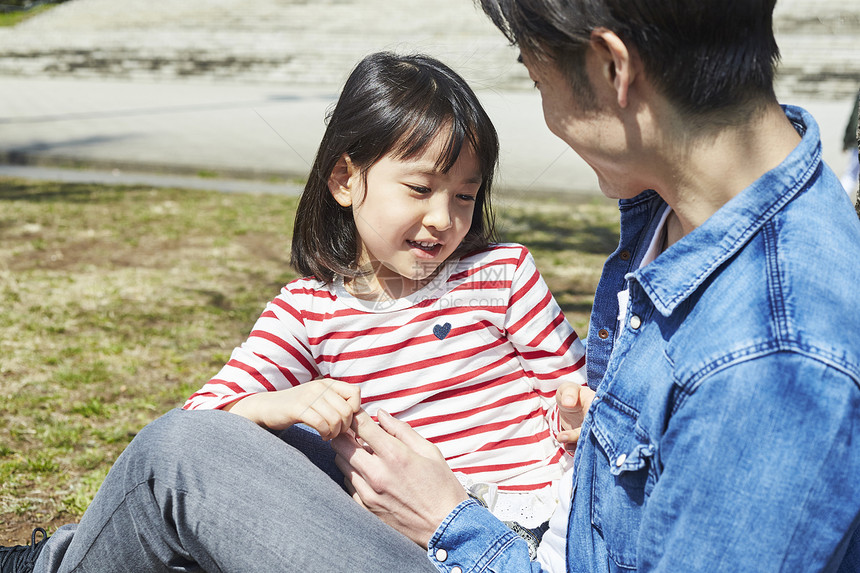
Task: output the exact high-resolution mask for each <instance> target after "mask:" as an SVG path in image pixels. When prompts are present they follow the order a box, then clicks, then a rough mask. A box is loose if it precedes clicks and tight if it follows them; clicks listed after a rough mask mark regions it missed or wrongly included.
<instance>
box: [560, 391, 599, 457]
mask: <svg viewBox="0 0 860 573" xmlns="http://www.w3.org/2000/svg"><path fill="white" fill-rule="evenodd" d="M594 395H595V392H594V390H592V389H591V388H589V387H588V386H582V385H580V384H575V383H573V382H563V383H562V384H561V386H559V387H558V390H556V392H555V401H556V404H558V416H559V421H560V422H561V430H562V431H561V432H559V434H558V441H559V443H561V444H563V445H564V447H565V449H566V450H567V451H569V452H571V453H572V452H573V451H574V450H576V444H577V443H578V442H579V431H580V428H581V426H582V421H583V420H584V419H585V414H586V413H587V412H588V407H589V406H591V402H592V400H594Z"/></svg>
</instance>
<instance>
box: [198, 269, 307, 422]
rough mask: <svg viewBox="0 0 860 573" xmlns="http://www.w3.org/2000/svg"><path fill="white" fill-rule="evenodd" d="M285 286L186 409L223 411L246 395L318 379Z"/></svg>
mask: <svg viewBox="0 0 860 573" xmlns="http://www.w3.org/2000/svg"><path fill="white" fill-rule="evenodd" d="M294 284H295V283H290V285H287V286H286V287H284V288H283V289H282V290H281V293H280V294H279V295H278V296H277V297H276V298H275V299H274V300H273V301H272V302H270V303H269V304H268V305H266V309H265V310H264V311H263V314H261V315H260V318H258V319H257V322H256V324H254V328H253V329H252V330H251V334H250V335H249V336H248V339H247V340H246V341H245V342H244V343H243V344H242V345H241V346H240V347H238V348H236V349H234V350H233V353H232V355H231V356H230V360H229V361H228V362H227V364H225V365H224V367H223V368H221V371H220V372H218V374H216V375H215V376H214V377H213V378H212V379H211V380H209V382H207V383H206V384H205V385H204V386H203V387H202V388H201V389H200V390H199V391H197V392H195V393H194V394H192V395H191V397H190V398H188V400H187V401H186V402H185V405H184V406H183V408H185V409H186V410H196V409H202V410H214V409H219V408H223V407H224V406H226V405H228V404H231V403H233V402H235V401H237V400H240V399H242V398H244V397H246V396H249V395H250V394H255V393H258V392H272V391H275V390H283V389H285V388H290V387H293V386H297V385H299V384H301V383H303V382H307V381H309V380H313V379H314V378H317V377H318V376H319V374H318V371H317V367H316V363H315V362H314V359H313V356H312V354H311V351H310V348H309V345H308V340H307V338H308V337H307V332H306V330H305V325H304V320H303V318H302V314H301V312H300V311H299V310H298V305H297V304H296V297H297V296H302V295H301V291H299V294H294V293H293V292H292V291H291V290H290V288H291V286H292V285H294Z"/></svg>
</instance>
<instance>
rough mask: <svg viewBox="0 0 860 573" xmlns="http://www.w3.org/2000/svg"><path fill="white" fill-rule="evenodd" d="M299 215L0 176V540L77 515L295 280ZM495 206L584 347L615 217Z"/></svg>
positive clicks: (271, 203) (597, 206)
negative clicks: (147, 429)
mask: <svg viewBox="0 0 860 573" xmlns="http://www.w3.org/2000/svg"><path fill="white" fill-rule="evenodd" d="M296 203H297V199H296V198H289V197H281V196H273V195H234V194H222V193H216V192H203V191H190V190H183V189H154V188H151V187H145V186H138V187H134V186H128V187H112V186H98V185H80V184H65V183H44V182H28V181H22V180H15V179H2V178H0V391H2V394H3V396H4V400H3V406H2V415H0V544H2V545H8V544H11V543H15V544H17V543H24V542H25V541H28V540H29V532H30V530H31V529H32V528H33V527H34V526H35V525H43V526H50V527H51V528H54V527H56V526H58V525H61V524H63V523H68V522H71V521H76V520H77V519H79V518H80V516H81V514H82V513H83V511H84V509H85V508H86V506H87V504H88V503H89V502H90V500H91V499H92V496H93V495H94V494H95V492H96V490H97V488H98V486H99V484H100V483H101V481H102V480H103V479H104V476H105V475H106V474H107V471H108V469H109V468H110V465H111V463H112V462H113V460H114V459H115V458H116V456H117V455H118V454H119V453H120V452H121V451H122V449H123V448H124V447H125V445H126V444H127V443H128V442H129V440H130V439H131V438H132V437H133V436H134V435H135V433H136V432H137V431H138V430H139V429H140V428H141V427H142V426H144V425H145V424H146V423H148V422H149V421H151V420H153V419H154V418H156V417H158V416H159V415H161V414H162V413H163V412H165V411H167V410H168V409H170V408H173V407H176V406H178V405H181V404H182V403H183V402H184V400H185V398H186V397H187V396H188V395H189V394H190V393H192V392H193V391H194V390H196V389H197V388H199V387H200V386H201V385H202V384H203V383H204V382H205V381H206V380H208V378H209V377H210V376H211V375H212V374H214V373H215V372H216V371H217V370H218V369H219V368H220V367H221V366H222V364H223V363H224V362H225V361H226V360H227V358H228V357H229V354H230V351H231V350H232V348H233V347H234V346H236V345H237V344H239V343H241V342H242V341H243V340H244V338H245V337H246V335H247V334H248V332H249V331H250V327H251V325H252V324H253V322H254V321H255V320H256V318H257V316H258V315H259V313H260V312H261V310H262V308H263V306H264V305H265V303H266V302H267V301H268V300H270V299H271V298H272V297H274V296H275V294H277V292H278V290H279V289H280V287H281V286H282V285H283V284H285V283H286V282H288V281H289V280H291V279H292V278H294V277H295V274H294V273H293V271H292V270H291V269H290V268H289V265H288V261H289V242H290V234H291V231H292V220H293V215H294V213H295V207H296ZM496 203H497V211H498V215H499V217H498V218H499V221H498V226H499V229H500V231H501V236H502V239H503V240H505V241H516V242H521V243H524V244H526V245H528V246H529V248H530V249H531V250H532V252H533V253H534V255H535V258H536V260H537V263H538V268H540V269H541V271H542V272H543V274H544V276H545V278H546V280H547V282H548V284H549V286H550V288H551V289H552V290H553V292H554V293H555V295H556V298H557V299H558V301H559V302H560V304H561V305H562V307H563V308H564V310H565V312H566V314H567V316H568V319H569V320H570V321H571V323H573V325H574V327H575V328H576V329H577V330H578V331H579V332H580V334H581V335H584V333H585V328H586V325H587V321H588V313H589V312H590V309H591V302H592V294H593V291H594V288H595V286H596V283H597V279H598V277H599V274H600V269H601V265H602V262H603V259H604V258H605V257H606V255H607V254H608V253H610V252H611V251H612V250H613V249H614V248H615V246H616V244H617V238H618V225H617V212H616V210H615V207H614V206H613V205H612V204H611V203H609V202H607V201H603V200H594V201H593V202H575V203H569V202H561V201H559V200H554V199H533V200H514V199H506V198H504V197H503V198H501V199H499V200H497V202H496Z"/></svg>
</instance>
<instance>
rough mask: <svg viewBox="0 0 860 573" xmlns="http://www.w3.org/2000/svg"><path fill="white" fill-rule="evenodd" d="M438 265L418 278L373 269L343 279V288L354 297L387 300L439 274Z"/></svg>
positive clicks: (424, 283) (407, 294) (411, 292)
mask: <svg viewBox="0 0 860 573" xmlns="http://www.w3.org/2000/svg"><path fill="white" fill-rule="evenodd" d="M441 267H442V265H440V266H439V267H438V268H436V270H435V271H433V273H432V274H431V275H430V276H428V277H425V278H423V279H420V280H414V279H409V278H406V277H404V276H401V275H394V274H393V273H392V275H391V276H388V275H386V276H381V275H380V274H378V273H375V272H373V271H370V272H367V273H360V274H358V275H357V276H355V277H352V278H345V279H344V288H346V290H347V292H348V293H349V294H351V295H352V296H354V297H356V298H360V299H362V300H370V301H389V300H396V299H400V298H405V297H407V296H410V295H412V294H414V293H416V292H418V291H419V290H421V289H422V288H424V287H425V286H427V284H429V283H430V281H432V280H433V279H434V278H435V277H436V275H437V274H439V269H440V268H441Z"/></svg>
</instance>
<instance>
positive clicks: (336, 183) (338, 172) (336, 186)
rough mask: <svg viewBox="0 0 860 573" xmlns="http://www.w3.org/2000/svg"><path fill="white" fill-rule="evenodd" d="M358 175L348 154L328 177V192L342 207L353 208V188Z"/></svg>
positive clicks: (342, 157)
mask: <svg viewBox="0 0 860 573" xmlns="http://www.w3.org/2000/svg"><path fill="white" fill-rule="evenodd" d="M357 175H358V170H357V169H356V168H355V166H354V165H353V164H352V159H350V158H349V155H347V154H346V153H344V154H343V155H341V156H340V159H338V160H337V163H335V164H334V169H332V170H331V175H329V177H328V190H329V192H331V195H332V197H334V200H335V201H337V203H338V205H340V206H341V207H350V206H352V194H353V191H354V189H353V187H354V184H355V177H356V176H357Z"/></svg>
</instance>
